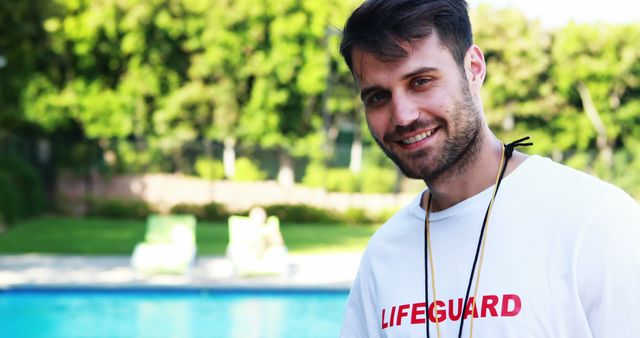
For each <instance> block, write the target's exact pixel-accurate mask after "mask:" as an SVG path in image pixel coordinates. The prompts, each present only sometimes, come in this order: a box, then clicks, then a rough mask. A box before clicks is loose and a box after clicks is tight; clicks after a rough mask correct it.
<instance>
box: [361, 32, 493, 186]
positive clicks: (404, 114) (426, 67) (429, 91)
mask: <svg viewBox="0 0 640 338" xmlns="http://www.w3.org/2000/svg"><path fill="white" fill-rule="evenodd" d="M403 47H404V48H405V49H406V50H407V51H408V56H407V57H405V58H402V59H399V60H395V61H392V62H385V61H381V60H379V59H377V58H376V56H374V55H373V54H369V53H363V52H361V51H359V50H358V49H356V50H354V52H353V56H354V57H353V71H354V74H355V77H356V82H357V83H358V87H359V88H360V96H361V98H362V101H363V103H364V106H365V115H366V119H367V124H368V125H369V130H370V131H371V134H372V135H373V137H374V139H375V140H376V142H377V143H378V145H380V147H381V148H382V150H383V151H384V152H385V153H386V154H387V156H388V157H389V158H391V159H392V160H393V161H394V162H395V163H396V165H397V166H398V167H399V168H400V169H401V170H402V171H403V172H404V174H405V175H406V176H408V177H411V178H419V179H423V180H425V181H427V182H432V181H434V180H437V179H438V178H439V177H441V175H442V174H443V173H445V172H447V171H448V170H450V169H459V170H462V169H463V168H464V167H465V164H468V163H470V162H471V161H473V159H474V156H473V155H475V153H476V149H477V145H478V142H479V138H480V133H481V131H482V117H481V112H480V110H479V109H478V106H477V105H476V103H475V101H474V98H473V97H472V95H471V93H470V90H469V82H468V81H467V77H466V75H465V74H463V72H462V70H461V69H460V67H459V66H458V64H457V63H456V62H455V60H454V59H453V57H452V56H451V54H450V52H449V51H448V50H447V49H446V48H445V47H444V46H443V45H441V43H440V41H439V39H438V36H437V34H436V33H435V31H434V32H433V33H432V34H431V36H430V37H428V38H426V39H424V40H422V41H419V42H418V43H416V44H415V45H414V46H411V45H409V44H406V45H405V46H403Z"/></svg>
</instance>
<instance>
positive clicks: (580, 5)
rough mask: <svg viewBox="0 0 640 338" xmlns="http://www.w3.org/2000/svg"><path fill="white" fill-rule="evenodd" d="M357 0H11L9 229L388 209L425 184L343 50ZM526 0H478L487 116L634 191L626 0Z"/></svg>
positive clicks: (633, 84)
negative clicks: (386, 147) (367, 109)
mask: <svg viewBox="0 0 640 338" xmlns="http://www.w3.org/2000/svg"><path fill="white" fill-rule="evenodd" d="M359 3H360V1H352V0H348V1H347V0H339V1H338V0H327V1H294V0H261V1H256V0H234V1H232V0H152V1H149V0H28V1H27V0H25V1H2V2H1V3H0V215H1V217H0V220H1V224H2V228H4V229H5V230H6V229H11V228H12V227H14V226H15V225H16V224H18V225H19V224H21V222H25V221H27V220H34V219H41V218H39V216H42V215H45V220H46V222H45V223H52V222H53V223H55V222H54V220H59V218H51V217H53V216H56V217H72V218H76V217H79V216H83V217H88V216H91V217H98V218H103V217H106V218H126V219H129V218H142V217H145V216H146V215H148V214H149V213H154V212H162V213H169V212H173V213H184V212H187V213H192V214H195V215H196V216H197V217H199V219H203V220H211V221H221V222H224V221H225V220H226V218H227V217H228V215H229V214H231V213H246V211H247V210H248V209H249V208H250V207H252V206H255V205H261V206H265V207H267V208H268V210H267V211H268V213H269V214H275V215H278V216H279V217H281V218H282V220H283V221H284V222H285V223H286V222H294V223H295V222H320V223H323V222H331V223H337V224H379V222H381V221H383V220H384V219H385V218H386V217H387V216H388V215H389V214H390V213H391V212H393V210H395V209H397V208H398V207H400V206H401V205H402V204H403V203H404V202H406V201H407V200H408V198H410V196H412V194H414V193H415V192H416V191H419V190H420V189H421V187H422V186H423V184H422V183H421V182H416V181H408V180H406V179H404V178H402V176H401V175H400V174H399V172H398V171H397V170H396V169H395V167H394V166H393V165H392V163H391V162H390V161H388V160H386V159H385V158H384V155H383V154H382V152H381V151H379V150H378V149H377V147H376V146H375V143H374V142H373V141H372V139H371V137H370V135H369V133H368V131H367V128H366V124H365V122H364V119H363V112H362V106H361V103H360V101H359V99H358V97H357V92H356V90H355V88H354V85H353V81H352V78H351V75H350V73H349V71H348V69H347V68H346V66H345V65H344V64H343V62H342V60H341V58H340V56H339V52H338V44H339V41H340V28H341V27H342V25H343V24H344V22H345V20H346V17H347V15H348V14H349V13H350V12H351V11H352V10H353V9H354V8H355V7H356V6H357V5H358V4H359ZM616 3H618V5H616ZM532 4H533V3H529V2H527V3H526V4H525V3H524V2H516V1H507V0H502V1H500V0H494V3H493V4H488V3H486V2H484V1H472V2H471V3H470V5H471V8H472V11H471V15H472V23H473V26H474V34H475V41H476V43H477V44H478V45H479V46H480V47H481V48H482V49H483V50H484V52H485V56H486V59H487V63H488V76H487V80H486V83H485V86H484V88H483V99H484V102H485V110H486V113H487V118H488V120H489V122H490V124H491V127H492V128H493V130H495V131H496V133H497V134H498V136H499V137H501V138H502V139H503V140H505V141H508V140H512V139H516V138H519V137H521V136H525V135H529V136H531V137H532V138H533V142H534V146H533V147H532V148H530V149H528V150H527V151H528V152H530V153H534V154H539V155H542V156H548V157H551V158H553V159H554V160H556V161H559V162H563V163H565V164H568V165H570V166H572V167H575V168H578V169H580V170H583V171H585V172H587V173H590V174H592V175H595V176H598V177H600V178H602V179H604V180H607V181H610V182H612V183H614V184H616V185H619V186H620V187H622V188H623V189H625V190H626V191H628V192H629V193H630V194H632V195H633V196H634V197H635V198H640V175H638V173H639V172H640V123H639V122H640V48H638V46H639V45H640V24H639V23H638V21H637V20H635V21H634V17H633V14H634V13H637V12H636V11H635V10H634V9H633V8H631V7H632V6H634V5H633V4H629V5H622V3H621V2H620V1H609V2H607V3H606V7H603V6H604V5H603V4H602V3H597V6H596V3H595V2H594V3H589V2H587V3H585V2H577V1H575V2H570V1H565V2H558V1H555V2H551V1H547V2H540V1H537V2H536V4H537V5H538V6H537V7H532ZM404 196H409V197H406V198H405V197H404ZM52 215H53V216H52ZM65 220H67V219H66V218H65ZM69 222H70V221H65V222H63V223H69ZM5 237H7V236H5ZM285 237H286V234H285ZM7 241H8V240H7ZM0 243H2V242H1V238H0ZM22 244H24V243H22ZM360 244H363V243H360ZM9 247H10V245H9V244H8V242H7V244H6V245H5V246H4V249H0V251H1V250H5V251H7V250H9V251H10V250H17V251H20V250H26V249H8V248H9ZM127 248H128V247H127ZM33 250H36V249H33ZM50 250H53V249H50ZM78 250H80V249H78ZM105 250H106V249H105ZM127 250H128V249H127ZM212 250H213V249H212ZM36 251H37V250H36ZM44 251H46V250H44ZM89 251H90V250H89ZM219 251H220V250H218V249H216V250H213V251H212V252H213V253H220V252H219ZM80 252H82V251H80ZM99 252H100V251H99V250H98V253H99ZM122 252H126V250H124V249H122Z"/></svg>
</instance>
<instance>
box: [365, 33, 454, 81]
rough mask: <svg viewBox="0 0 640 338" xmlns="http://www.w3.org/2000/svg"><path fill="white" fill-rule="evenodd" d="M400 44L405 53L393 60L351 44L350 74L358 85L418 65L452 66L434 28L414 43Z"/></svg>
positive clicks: (398, 75)
mask: <svg viewBox="0 0 640 338" xmlns="http://www.w3.org/2000/svg"><path fill="white" fill-rule="evenodd" d="M400 46H401V47H402V48H403V49H404V50H405V51H406V52H407V56H405V57H401V58H398V59H394V60H383V59H381V58H380V57H378V56H377V55H375V54H373V53H369V52H365V51H362V50H361V49H359V48H354V50H353V52H352V55H353V58H352V60H353V74H354V77H355V79H356V83H357V85H358V87H359V88H362V87H363V86H366V85H373V84H378V82H384V81H389V80H394V79H399V78H402V77H403V76H404V75H405V74H409V73H411V72H413V71H415V70H416V69H420V68H425V67H428V68H433V69H437V70H444V69H447V68H449V67H451V66H453V67H455V66H456V63H455V60H454V59H453V56H452V55H451V53H450V51H449V50H448V49H447V48H446V47H445V46H444V45H443V44H442V43H441V42H440V40H439V38H438V35H437V34H435V32H434V34H431V35H430V36H429V37H427V38H424V39H422V40H418V41H416V42H415V43H409V42H401V43H400Z"/></svg>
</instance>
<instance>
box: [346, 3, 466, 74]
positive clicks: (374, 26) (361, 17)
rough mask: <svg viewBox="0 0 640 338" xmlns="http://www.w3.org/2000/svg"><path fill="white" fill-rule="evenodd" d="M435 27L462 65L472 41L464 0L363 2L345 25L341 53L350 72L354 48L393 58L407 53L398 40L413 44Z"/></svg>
mask: <svg viewBox="0 0 640 338" xmlns="http://www.w3.org/2000/svg"><path fill="white" fill-rule="evenodd" d="M434 29H435V31H436V32H437V34H438V37H439V38H440V42H441V43H442V44H443V45H444V46H445V47H446V48H447V49H449V51H450V52H451V55H452V56H453V58H454V60H455V61H456V62H457V63H458V65H459V66H462V64H463V61H464V56H465V55H466V52H467V49H468V48H469V47H470V46H471V44H472V43H473V36H472V33H471V23H470V22H469V13H468V10H467V3H466V1H465V0H368V1H365V2H364V3H363V4H362V5H360V7H358V9H356V10H355V11H354V12H353V13H352V14H351V17H349V19H348V20H347V23H346V24H345V26H344V30H343V36H342V42H341V44H340V53H341V54H342V57H343V58H344V60H345V62H346V63H347V65H348V66H349V69H351V71H353V60H352V52H353V50H354V48H357V49H359V50H361V51H363V52H366V53H371V54H373V55H375V56H376V57H378V58H379V59H381V60H385V61H393V60H396V59H399V58H403V57H406V56H407V55H408V53H407V51H406V50H405V49H404V48H402V47H401V46H400V43H402V42H408V43H410V44H414V43H415V42H417V41H419V40H422V39H424V38H427V37H428V36H429V35H431V33H432V31H433V30H434Z"/></svg>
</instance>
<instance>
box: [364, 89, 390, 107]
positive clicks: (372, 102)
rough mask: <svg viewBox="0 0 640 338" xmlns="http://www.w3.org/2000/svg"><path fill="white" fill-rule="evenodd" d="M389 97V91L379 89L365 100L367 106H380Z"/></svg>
mask: <svg viewBox="0 0 640 338" xmlns="http://www.w3.org/2000/svg"><path fill="white" fill-rule="evenodd" d="M388 98H389V92H386V91H379V92H375V93H372V94H371V95H369V96H368V97H367V99H366V100H365V104H366V105H367V106H379V105H382V104H383V103H384V102H385V101H386V100H387V99H388Z"/></svg>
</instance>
